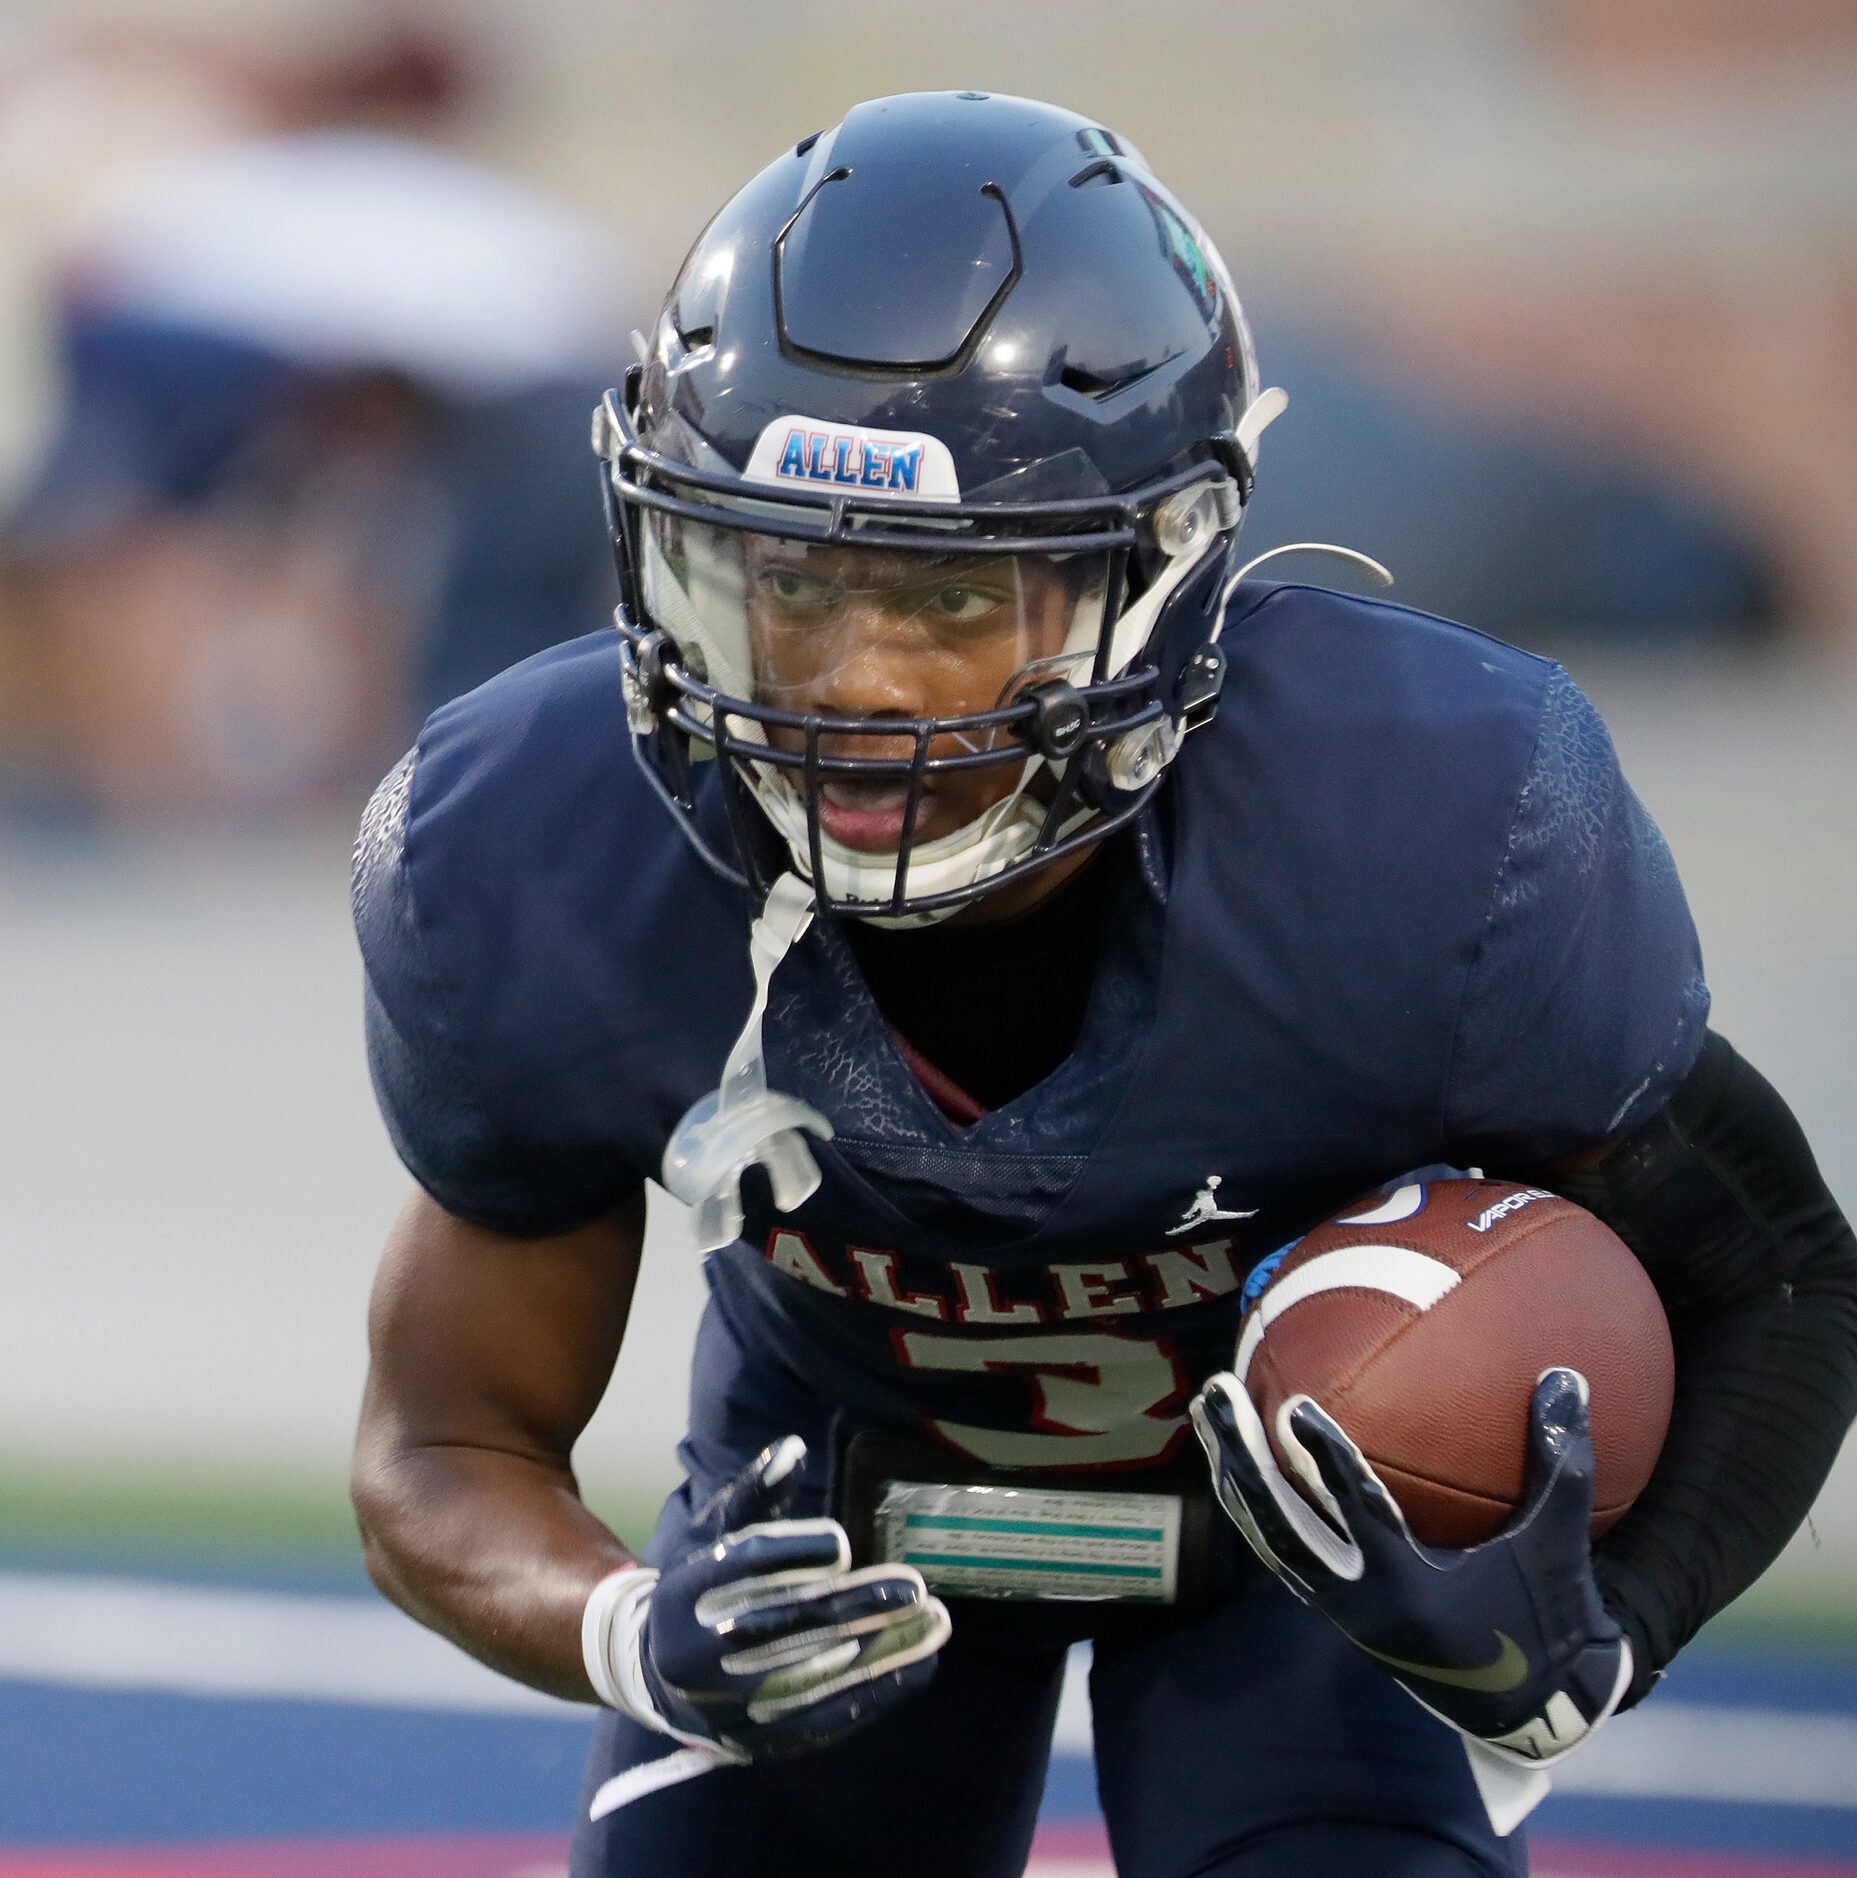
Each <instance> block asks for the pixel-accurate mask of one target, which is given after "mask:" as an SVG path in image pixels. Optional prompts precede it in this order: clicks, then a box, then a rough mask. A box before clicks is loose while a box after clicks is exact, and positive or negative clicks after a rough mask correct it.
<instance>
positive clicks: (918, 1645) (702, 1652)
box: [581, 1435, 953, 1761]
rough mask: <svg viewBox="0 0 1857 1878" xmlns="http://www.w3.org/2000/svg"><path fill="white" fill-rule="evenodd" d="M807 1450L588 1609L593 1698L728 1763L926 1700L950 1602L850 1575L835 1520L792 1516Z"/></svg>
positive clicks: (790, 1449) (737, 1484) (907, 1580)
mask: <svg viewBox="0 0 1857 1878" xmlns="http://www.w3.org/2000/svg"><path fill="white" fill-rule="evenodd" d="M805 1458H806V1444H805V1442H803V1441H802V1440H800V1438H799V1437H798V1436H797V1435H789V1436H787V1437H786V1438H785V1439H784V1440H781V1441H776V1442H775V1443H774V1444H773V1445H772V1446H771V1447H768V1448H764V1449H763V1450H762V1451H761V1452H760V1453H759V1454H758V1455H756V1456H755V1458H754V1459H753V1460H752V1461H751V1462H750V1463H749V1464H748V1466H747V1467H745V1468H744V1469H743V1470H742V1472H741V1473H740V1474H738V1475H737V1476H736V1478H735V1479H734V1480H733V1481H732V1482H731V1483H730V1484H729V1485H728V1486H727V1487H725V1488H724V1489H723V1490H722V1492H721V1493H719V1494H718V1495H717V1496H716V1498H715V1499H714V1500H712V1501H711V1502H710V1504H709V1506H708V1507H706V1508H705V1509H704V1512H703V1514H702V1516H701V1520H700V1524H701V1525H702V1526H703V1527H704V1528H706V1529H707V1530H708V1531H709V1532H710V1533H711V1534H713V1535H714V1536H713V1538H712V1540H711V1542H710V1543H709V1544H707V1545H705V1546H703V1547H701V1548H700V1549H699V1550H697V1551H694V1552H692V1553H690V1554H689V1555H688V1556H687V1557H686V1558H683V1559H681V1560H679V1561H678V1562H677V1563H676V1564H675V1565H672V1566H670V1567H669V1568H668V1569H666V1570H665V1571H663V1572H662V1573H659V1572H656V1571H653V1570H652V1569H651V1568H650V1567H648V1566H642V1565H640V1566H628V1567H627V1568H626V1569H624V1570H623V1571H617V1572H614V1573H613V1574H612V1576H611V1577H609V1578H606V1579H603V1580H602V1581H601V1582H600V1583H599V1584H598V1585H596V1586H595V1587H594V1589H593V1592H592V1595H591V1596H590V1597H589V1598H588V1600H587V1606H586V1614H585V1617H584V1619H583V1621H582V1625H581V1653H582V1656H583V1658H584V1659H585V1662H586V1667H587V1675H588V1678H589V1680H590V1681H591V1682H592V1684H593V1686H594V1689H595V1690H596V1692H597V1693H598V1694H599V1696H600V1699H601V1700H602V1701H603V1702H605V1703H606V1704H607V1705H608V1706H609V1707H612V1708H616V1709H618V1710H620V1712H621V1713H623V1714H627V1715H630V1716H631V1717H632V1718H633V1719H634V1720H635V1721H640V1722H643V1723H644V1724H645V1726H646V1727H648V1728H655V1729H657V1730H658V1731H659V1732H660V1733H662V1734H667V1735H670V1736H672V1737H674V1738H675V1739H676V1740H679V1741H681V1742H683V1743H684V1745H685V1746H686V1747H697V1748H709V1749H712V1750H714V1751H715V1752H716V1753H718V1754H719V1755H721V1756H722V1757H724V1758H726V1759H729V1760H733V1761H748V1760H754V1759H759V1758H761V1757H763V1756H769V1755H777V1754H796V1753H803V1752H806V1751H808V1750H810V1749H813V1748H820V1747H824V1746H825V1745H826V1744H827V1743H828V1742H832V1741H836V1740H837V1739H838V1738H839V1737H840V1736H841V1735H844V1734H848V1733H850V1731H851V1730H852V1729H854V1728H858V1727H861V1726H862V1725H863V1724H864V1723H865V1722H868V1721H870V1720H871V1719H873V1718H874V1717H875V1716H877V1715H879V1714H881V1713H882V1712H883V1710H885V1709H886V1708H888V1707H889V1706H890V1705H891V1704H892V1703H894V1702H899V1701H901V1700H902V1699H903V1698H904V1697H905V1696H908V1695H911V1694H913V1693H914V1692H915V1691H916V1690H918V1689H920V1688H921V1687H922V1686H923V1685H924V1684H925V1683H926V1682H927V1681H928V1679H929V1678H930V1677H931V1676H932V1675H933V1674H934V1673H935V1653H936V1651H938V1650H939V1649H940V1648H941V1646H942V1645H943V1644H944V1643H946V1642H947V1641H948V1638H949V1635H950V1634H951V1631H952V1628H953V1627H952V1625H951V1624H950V1622H949V1619H948V1611H947V1607H946V1606H945V1605H944V1604H943V1603H942V1602H941V1600H940V1599H939V1598H934V1597H931V1596H930V1595H929V1593H928V1588H927V1586H925V1585H924V1584H923V1582H922V1576H921V1574H920V1573H919V1572H917V1571H916V1570H915V1569H914V1568H913V1567H912V1566H908V1565H867V1566H864V1567H862V1568H861V1569H860V1570H857V1571H853V1570H851V1569H850V1565H851V1545H850V1542H849V1540H848V1539H847V1538H846V1537H845V1530H844V1528H843V1527H842V1526H841V1525H840V1524H839V1523H838V1521H837V1520H835V1519H788V1518H786V1517H784V1516H783V1515H784V1510H785V1508H786V1506H787V1504H788V1503H789V1501H790V1500H791V1498H792V1495H793V1491H794V1488H795V1487H796V1486H797V1484H798V1472H799V1467H800V1463H801V1462H802V1461H803V1460H804V1459H805Z"/></svg>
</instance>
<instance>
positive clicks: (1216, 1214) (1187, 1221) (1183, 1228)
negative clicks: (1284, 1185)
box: [1167, 1174, 1257, 1239]
mask: <svg viewBox="0 0 1857 1878" xmlns="http://www.w3.org/2000/svg"><path fill="white" fill-rule="evenodd" d="M1256 1213H1257V1208H1256V1207H1252V1208H1251V1210H1250V1211H1249V1212H1247V1213H1228V1212H1227V1211H1226V1210H1225V1209H1224V1208H1223V1207H1222V1206H1220V1205H1219V1176H1218V1175H1217V1174H1208V1175H1207V1176H1206V1184H1205V1185H1204V1186H1203V1187H1201V1188H1200V1190H1199V1191H1198V1192H1197V1193H1196V1194H1194V1196H1193V1204H1192V1205H1191V1206H1189V1207H1188V1208H1187V1209H1186V1212H1185V1213H1184V1214H1182V1215H1181V1219H1180V1223H1179V1225H1177V1226H1169V1227H1168V1228H1167V1236H1168V1238H1170V1239H1171V1238H1173V1237H1174V1235H1175V1234H1176V1233H1182V1232H1191V1231H1192V1230H1193V1228H1194V1227H1195V1226H1210V1225H1211V1224H1212V1222H1213V1221H1214V1220H1217V1219H1251V1218H1254V1217H1255V1216H1256Z"/></svg>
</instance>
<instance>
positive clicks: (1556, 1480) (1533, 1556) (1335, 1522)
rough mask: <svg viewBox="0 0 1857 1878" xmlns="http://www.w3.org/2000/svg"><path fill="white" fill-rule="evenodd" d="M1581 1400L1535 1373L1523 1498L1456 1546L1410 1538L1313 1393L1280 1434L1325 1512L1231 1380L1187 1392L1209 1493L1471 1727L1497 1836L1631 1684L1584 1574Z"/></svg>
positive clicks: (1368, 1642)
mask: <svg viewBox="0 0 1857 1878" xmlns="http://www.w3.org/2000/svg"><path fill="white" fill-rule="evenodd" d="M1586 1399H1587V1388H1586V1380H1585V1378H1584V1377H1583V1376H1581V1375H1580V1374H1579V1372H1578V1371H1577V1370H1571V1369H1550V1370H1548V1371H1547V1372H1546V1373H1545V1374H1544V1375H1543V1376H1542V1377H1541V1378H1540V1380H1539V1381H1538V1382H1537V1383H1536V1384H1535V1391H1534V1397H1533V1400H1532V1401H1531V1402H1530V1404H1529V1416H1528V1473H1527V1497H1526V1499H1525V1500H1524V1502H1523V1504H1522V1506H1521V1508H1520V1510H1519V1511H1518V1512H1517V1513H1516V1515H1515V1517H1514V1518H1513V1519H1512V1520H1511V1521H1510V1523H1509V1524H1508V1526H1507V1527H1505V1528H1504V1530H1503V1531H1502V1532H1501V1533H1499V1534H1498V1535H1497V1537H1495V1538H1494V1539H1491V1540H1489V1541H1487V1542H1486V1543H1485V1544H1482V1545H1476V1546H1470V1547H1468V1548H1466V1549H1464V1550H1461V1551H1453V1550H1445V1549H1440V1548H1438V1547H1433V1546H1425V1545H1421V1544H1419V1542H1418V1541H1417V1540H1416V1539H1414V1538H1413V1536H1412V1533H1411V1530H1410V1528H1408V1526H1407V1525H1406V1519H1405V1515H1404V1514H1403V1513H1402V1512H1401V1511H1400V1510H1399V1506H1398V1503H1397V1502H1396V1501H1395V1500H1394V1498H1393V1496H1392V1495H1391V1494H1390V1493H1389V1492H1388V1491H1387V1490H1386V1487H1385V1484H1384V1483H1383V1482H1382V1481H1381V1479H1380V1477H1379V1476H1378V1475H1377V1474H1376V1473H1375V1472H1374V1470H1373V1468H1372V1467H1371V1466H1370V1465H1369V1464H1368V1462H1367V1460H1366V1459H1365V1457H1364V1456H1363V1455H1362V1454H1361V1451H1360V1449H1359V1448H1357V1447H1356V1446H1355V1445H1354V1443H1353V1442H1352V1441H1350V1440H1349V1439H1348V1437H1347V1435H1346V1434H1344V1433H1343V1432H1342V1430H1341V1428H1340V1426H1339V1425H1338V1424H1337V1423H1336V1422H1335V1421H1334V1419H1333V1418H1332V1417H1331V1416H1329V1415H1328V1414H1327V1413H1325V1412H1324V1411H1323V1410H1322V1409H1321V1408H1320V1407H1319V1406H1318V1405H1317V1404H1316V1403H1315V1401H1314V1400H1312V1399H1311V1398H1310V1397H1309V1396H1306V1395H1299V1396H1292V1397H1290V1398H1289V1399H1288V1400H1287V1401H1285V1402H1284V1403H1283V1404H1282V1406H1281V1408H1280V1409H1279V1410H1278V1425H1277V1439H1278V1442H1279V1444H1280V1445H1281V1447H1282V1449H1283V1451H1284V1453H1285V1454H1286V1455H1287V1456H1289V1457H1290V1460H1291V1463H1292V1465H1293V1466H1294V1468H1295V1470H1296V1473H1297V1475H1298V1476H1299V1478H1300V1480H1301V1481H1302V1483H1303V1485H1304V1486H1305V1487H1306V1489H1307V1491H1308V1494H1309V1495H1310V1496H1312V1497H1313V1499H1314V1500H1315V1501H1316V1502H1317V1503H1318V1504H1319V1505H1320V1507H1321V1509H1322V1510H1321V1511H1320V1512H1318V1511H1317V1510H1316V1507H1315V1506H1314V1505H1312V1504H1311V1503H1310V1499H1309V1498H1305V1497H1304V1495H1303V1494H1302V1493H1300V1492H1298V1491H1297V1489H1296V1487H1295V1486H1293V1485H1292V1484H1291V1483H1290V1482H1289V1481H1288V1480H1287V1479H1286V1478H1285V1477H1284V1475H1283V1472H1282V1470H1281V1469H1280V1468H1279V1467H1278V1465H1277V1458H1276V1454H1275V1453H1274V1451H1273V1450H1272V1448H1271V1445H1270V1442H1269V1440H1268V1438H1267V1437H1266V1434H1265V1430H1264V1424H1263V1421H1262V1419H1261V1418H1260V1417H1259V1415H1258V1412H1257V1409H1256V1407H1255V1406H1254V1405H1253V1403H1252V1401H1251V1398H1250V1396H1249V1395H1248V1394H1247V1393H1246V1392H1245V1388H1244V1385H1243V1384H1242V1383H1241V1382H1239V1381H1238V1379H1237V1378H1236V1377H1235V1376H1233V1375H1231V1374H1229V1373H1221V1374H1219V1375H1216V1376H1214V1377H1212V1378H1211V1379H1210V1380H1209V1381H1208V1382H1207V1384H1206V1386H1205V1388H1204V1390H1202V1391H1201V1393H1200V1395H1199V1397H1198V1399H1197V1400H1196V1401H1195V1402H1194V1404H1193V1410H1192V1414H1193V1426H1194V1428H1195V1430H1196V1431H1197V1433H1198V1435H1199V1440H1200V1445H1201V1446H1202V1447H1203V1448H1204V1449H1205V1450H1206V1457H1207V1459H1208V1460H1209V1461H1210V1462H1211V1463H1212V1474H1213V1482H1214V1485H1215V1486H1216V1488H1217V1490H1218V1495H1219V1499H1220V1501H1221V1503H1222V1504H1223V1505H1224V1507H1225V1510H1226V1512H1227V1513H1229V1514H1230V1515H1231V1517H1232V1519H1233V1521H1234V1522H1235V1523H1236V1524H1237V1527H1238V1529H1239V1531H1240V1532H1242V1533H1243V1534H1244V1536H1245V1537H1246V1538H1247V1539H1248V1540H1249V1541H1250V1542H1251V1547H1252V1549H1253V1550H1254V1551H1255V1552H1256V1553H1257V1555H1258V1557H1259V1558H1260V1559H1262V1560H1263V1562H1264V1563H1265V1564H1266V1565H1268V1566H1269V1567H1270V1569H1271V1570H1272V1571H1273V1572H1275V1573H1276V1574H1277V1576H1278V1577H1279V1578H1281V1579H1282V1580H1283V1582H1284V1583H1285V1584H1286V1585H1288V1586H1289V1588H1290V1590H1291V1591H1293V1592H1294V1593H1295V1594H1296V1595H1297V1596H1298V1597H1299V1598H1301V1599H1302V1601H1303V1602H1304V1603H1305V1604H1309V1605H1312V1606H1313V1607H1314V1608H1315V1609H1316V1610H1318V1611H1320V1612H1321V1613H1322V1614H1323V1616H1325V1617H1326V1618H1328V1619H1329V1621H1330V1622H1331V1623H1333V1624H1334V1625H1335V1626H1336V1627H1337V1628H1338V1629H1339V1630H1340V1631H1341V1632H1342V1634H1343V1635H1344V1636H1346V1637H1347V1638H1348V1640H1349V1641H1350V1642H1351V1643H1353V1644H1354V1645H1355V1646H1356V1647H1357V1648H1359V1649H1361V1650H1364V1651H1365V1652H1366V1653H1367V1654H1368V1655H1369V1656H1372V1657H1374V1658H1375V1659H1377V1660H1378V1661H1379V1662H1380V1663H1382V1664H1383V1665H1384V1666H1385V1667H1386V1669H1387V1670H1388V1671H1389V1672H1390V1673H1391V1675H1392V1676H1393V1677H1394V1678H1395V1679H1396V1680H1397V1681H1398V1682H1399V1684H1400V1685H1401V1686H1402V1687H1403V1688H1404V1689H1405V1691H1406V1693H1407V1694H1408V1695H1410V1696H1412V1697H1413V1699H1414V1700H1415V1701H1417V1702H1419V1703H1420V1704H1421V1705H1422V1706H1423V1707H1425V1708H1427V1709H1429V1710H1430V1711H1431V1712H1432V1713H1433V1714H1434V1715H1436V1716H1438V1717H1439V1719H1440V1720H1442V1721H1445V1722H1448V1723H1449V1724H1450V1725H1451V1727H1453V1728H1455V1729H1456V1730H1457V1731H1458V1732H1459V1733H1460V1734H1461V1735H1463V1736H1464V1738H1465V1743H1466V1748H1467V1751H1468V1752H1469V1755H1470V1764H1471V1769H1472V1771H1473V1772H1474V1773H1475V1775H1476V1777H1477V1785H1478V1788H1479V1791H1480V1792H1481V1793H1482V1795H1483V1800H1484V1803H1485V1806H1486V1807H1487V1808H1488V1811H1489V1815H1490V1819H1491V1823H1492V1824H1493V1825H1494V1826H1495V1828H1496V1830H1497V1831H1498V1832H1499V1833H1504V1834H1506V1833H1509V1832H1512V1831H1513V1830H1514V1829H1515V1827H1516V1826H1517V1825H1519V1824H1520V1823H1521V1821H1522V1820H1523V1819H1524V1818H1525V1817H1526V1816H1527V1815H1528V1813H1529V1812H1530V1811H1531V1810H1532V1808H1533V1807H1534V1806H1535V1804H1536V1803H1537V1802H1538V1801H1539V1800H1540V1799H1541V1798H1542V1796H1543V1795H1544V1794H1545V1793H1546V1792H1547V1789H1548V1780H1547V1776H1546V1774H1545V1772H1544V1771H1543V1770H1544V1769H1545V1768H1547V1767H1548V1766H1550V1765H1551V1764H1552V1763H1554V1762H1555V1761H1558V1760H1560V1759H1562V1758H1563V1757H1565V1756H1566V1755H1568V1754H1571V1753H1572V1752H1573V1750H1574V1749H1575V1748H1577V1747H1579V1746H1580V1745H1581V1743H1582V1742H1584V1741H1585V1740H1586V1739H1587V1738H1588V1737H1589V1736H1590V1735H1591V1734H1592V1732H1593V1730H1594V1729H1595V1728H1597V1727H1598V1726H1599V1724H1600V1723H1601V1722H1603V1721H1604V1720H1605V1719H1606V1717H1607V1716H1608V1715H1610V1714H1611V1713H1612V1711H1613V1710H1614V1709H1615V1708H1616V1707H1617V1706H1618V1703H1619V1700H1620V1698H1621V1697H1622V1696H1623V1695H1624V1693H1625V1690H1626V1688H1627V1686H1628V1685H1629V1684H1630V1681H1631V1671H1632V1661H1631V1646H1630V1645H1629V1644H1628V1643H1627V1642H1626V1641H1625V1638H1624V1635H1623V1634H1622V1632H1621V1631H1620V1629H1619V1627H1618V1624H1617V1623H1616V1622H1615V1621H1614V1620H1613V1618H1612V1616H1611V1614H1610V1613H1609V1612H1608V1611H1607V1610H1606V1608H1605V1606H1604V1605H1603V1603H1602V1602H1601V1601H1600V1597H1599V1591H1598V1587H1597V1586H1596V1585H1595V1583H1594V1581H1593V1572H1592V1553H1591V1547H1590V1544H1589V1541H1588V1536H1587V1528H1588V1523H1589V1521H1590V1519H1591V1516H1592V1505H1593V1446H1592V1438H1591V1435H1590V1433H1589V1431H1588V1428H1587V1414H1586ZM1324 1515H1326V1517H1324Z"/></svg>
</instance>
